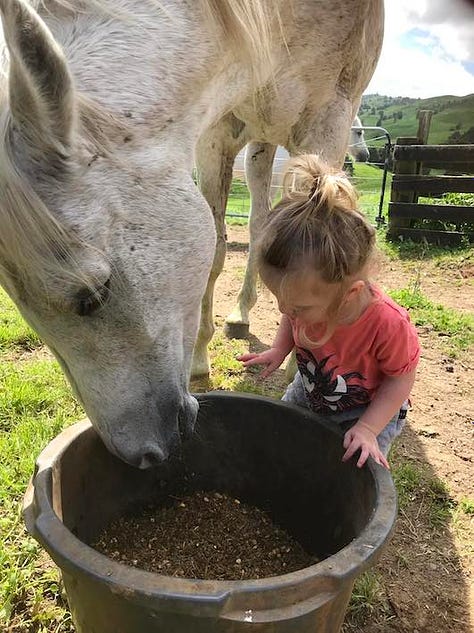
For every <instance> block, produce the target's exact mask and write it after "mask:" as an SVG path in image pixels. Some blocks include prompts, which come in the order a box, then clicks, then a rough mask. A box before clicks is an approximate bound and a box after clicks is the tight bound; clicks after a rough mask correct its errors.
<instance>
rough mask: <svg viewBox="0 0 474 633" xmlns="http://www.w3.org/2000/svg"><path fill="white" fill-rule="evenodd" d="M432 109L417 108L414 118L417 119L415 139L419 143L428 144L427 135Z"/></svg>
mask: <svg viewBox="0 0 474 633" xmlns="http://www.w3.org/2000/svg"><path fill="white" fill-rule="evenodd" d="M432 116H433V111H432V110H418V113H417V115H416V118H417V119H418V132H417V135H416V137H417V139H418V144H419V145H427V144H428V135H429V133H430V125H431V117H432Z"/></svg>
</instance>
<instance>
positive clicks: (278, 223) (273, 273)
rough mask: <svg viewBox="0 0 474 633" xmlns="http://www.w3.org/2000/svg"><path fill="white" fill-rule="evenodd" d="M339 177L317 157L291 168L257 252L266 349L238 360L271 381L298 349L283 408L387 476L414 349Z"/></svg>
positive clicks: (370, 236) (369, 232)
mask: <svg viewBox="0 0 474 633" xmlns="http://www.w3.org/2000/svg"><path fill="white" fill-rule="evenodd" d="M356 198H357V195H356V192H355V190H354V188H353V187H352V185H351V184H350V182H349V181H348V180H347V178H346V177H345V175H344V174H342V173H339V172H336V171H334V170H332V169H331V168H329V167H328V166H327V165H326V164H324V163H323V162H322V161H321V160H320V159H318V158H317V157H316V156H300V157H298V158H296V159H293V160H292V161H291V162H290V164H289V168H288V170H287V172H286V175H285V178H284V181H283V197H282V199H281V201H280V202H279V203H278V204H277V205H276V206H275V208H274V210H273V211H272V212H271V214H270V218H269V221H268V224H267V226H266V227H265V231H264V237H263V238H262V239H261V242H260V245H259V272H260V276H261V278H262V281H263V283H264V284H265V285H266V286H267V287H268V288H269V289H270V291H271V292H272V293H273V294H274V295H275V297H276V298H277V300H278V306H279V309H280V311H281V313H282V318H281V322H280V326H279V328H278V331H277V334H276V337H275V340H274V342H273V345H272V347H271V348H270V349H268V350H266V351H264V352H262V353H260V354H254V353H249V354H244V355H243V356H241V357H239V360H241V361H243V364H244V366H245V367H249V366H251V365H265V368H264V370H263V371H262V376H263V377H266V376H269V375H270V374H271V373H272V372H273V371H275V369H277V368H278V367H279V366H280V365H281V364H282V363H283V361H284V360H285V358H286V356H287V355H288V354H289V353H290V352H291V351H292V350H293V349H295V351H296V360H297V364H298V372H297V374H296V377H295V379H294V381H293V382H292V383H291V384H290V385H289V387H288V388H287V390H286V393H285V395H284V396H283V400H286V401H288V402H293V403H296V404H298V405H301V406H304V407H308V408H310V409H312V410H313V411H314V412H315V413H317V414H320V415H323V416H324V417H326V418H329V419H331V420H333V421H334V423H336V424H338V425H339V426H340V428H341V429H342V430H343V431H344V432H345V433H344V441H343V446H344V449H346V450H345V453H344V456H343V460H344V461H346V460H348V459H349V458H350V457H351V456H352V455H354V453H356V451H360V455H359V457H358V460H357V466H359V467H361V466H362V465H363V464H364V463H365V462H366V460H367V458H368V457H369V455H370V456H372V457H373V459H374V460H375V461H376V462H378V463H379V464H382V465H383V466H385V467H387V468H388V467H389V465H388V461H387V457H386V455H387V453H388V449H389V447H390V443H391V442H392V440H393V439H394V438H395V437H396V436H397V435H398V434H399V433H400V432H401V430H402V427H403V425H404V422H405V416H406V410H407V402H408V396H409V394H410V390H411V388H412V386H413V382H414V379H415V372H416V366H417V363H418V359H419V355H420V348H419V344H418V337H417V333H416V330H415V328H414V326H413V325H412V324H411V323H410V319H409V316H408V313H407V312H406V310H404V309H403V308H401V307H400V306H398V305H397V304H396V303H395V302H394V301H392V300H391V299H390V298H389V297H388V296H387V295H385V294H384V293H383V292H382V291H381V290H380V289H379V288H377V287H376V286H375V285H374V284H373V283H371V282H370V280H369V268H370V264H371V261H372V258H373V255H374V250H375V229H374V228H373V227H372V226H371V225H370V224H369V222H368V221H367V220H366V218H365V217H364V215H363V214H362V213H361V212H360V211H359V210H358V208H357V203H356Z"/></svg>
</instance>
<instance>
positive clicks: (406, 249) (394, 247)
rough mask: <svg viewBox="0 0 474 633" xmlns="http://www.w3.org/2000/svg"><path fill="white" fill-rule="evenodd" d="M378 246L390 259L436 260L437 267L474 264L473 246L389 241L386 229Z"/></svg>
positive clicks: (382, 231) (379, 238)
mask: <svg viewBox="0 0 474 633" xmlns="http://www.w3.org/2000/svg"><path fill="white" fill-rule="evenodd" d="M377 243H378V246H379V248H380V249H381V250H382V251H383V252H384V253H385V254H386V255H387V256H388V257H390V259H403V260H413V261H418V260H428V259H429V260H435V261H436V265H439V266H440V267H444V266H449V267H451V266H459V265H463V264H464V265H465V264H474V247H473V246H472V245H461V246H438V245H437V244H429V243H428V242H426V241H424V242H412V241H411V240H401V241H398V242H396V241H394V240H387V239H386V232H385V229H381V230H380V231H379V232H378V241H377Z"/></svg>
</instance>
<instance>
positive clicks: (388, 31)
mask: <svg viewBox="0 0 474 633" xmlns="http://www.w3.org/2000/svg"><path fill="white" fill-rule="evenodd" d="M365 92H366V94H372V93H379V94H383V95H388V96H391V97H397V96H403V97H420V98H422V99H423V98H427V97H435V96H438V95H446V94H450V95H458V96H463V95H467V94H472V93H474V2H469V1H468V0H385V36H384V44H383V48H382V54H381V57H380V60H379V63H378V66H377V69H376V71H375V73H374V76H373V78H372V81H371V82H370V84H369V86H368V88H367V89H366V91H365Z"/></svg>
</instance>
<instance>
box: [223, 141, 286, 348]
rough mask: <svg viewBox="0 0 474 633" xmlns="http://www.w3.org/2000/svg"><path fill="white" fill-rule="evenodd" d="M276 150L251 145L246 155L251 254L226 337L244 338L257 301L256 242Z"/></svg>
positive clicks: (267, 204) (268, 201)
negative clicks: (250, 313) (250, 314)
mask: <svg viewBox="0 0 474 633" xmlns="http://www.w3.org/2000/svg"><path fill="white" fill-rule="evenodd" d="M275 150H276V146H275V145H271V144H270V143H255V142H254V143H249V145H248V146H247V151H246V154H245V174H246V177H247V185H248V188H249V190H250V195H251V207H250V218H249V234H250V235H249V254H248V259H247V268H246V270H245V278H244V283H243V285H242V288H241V290H240V292H239V295H238V297H237V305H236V307H235V308H234V310H233V311H232V312H231V314H230V315H229V316H228V317H227V319H226V329H225V331H226V334H227V335H228V336H230V337H232V338H244V337H246V336H247V335H248V333H249V312H250V310H251V309H252V308H253V306H254V305H255V303H256V301H257V263H258V262H257V239H258V237H259V236H260V235H261V234H262V228H263V224H264V222H265V219H266V217H267V214H268V212H269V209H270V205H271V199H270V188H271V184H272V167H273V159H274V157H275Z"/></svg>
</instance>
